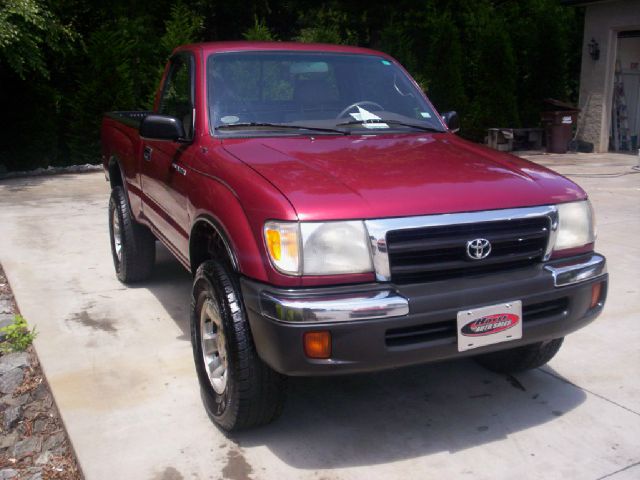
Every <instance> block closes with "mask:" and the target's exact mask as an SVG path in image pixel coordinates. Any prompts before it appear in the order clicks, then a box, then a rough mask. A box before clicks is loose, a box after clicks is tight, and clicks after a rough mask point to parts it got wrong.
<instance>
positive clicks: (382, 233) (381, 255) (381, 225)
mask: <svg viewBox="0 0 640 480" xmlns="http://www.w3.org/2000/svg"><path fill="white" fill-rule="evenodd" d="M543 216H544V217H548V218H549V221H550V231H549V239H548V241H547V249H546V251H545V254H544V258H543V260H544V261H546V260H548V259H549V258H550V257H551V251H552V250H553V245H554V243H555V239H556V236H557V234H558V208H557V207H556V206H555V205H544V206H541V207H525V208H510V209H505V210H487V211H481V212H468V213H445V214H440V215H424V216H418V217H401V218H383V219H377V220H365V221H364V224H365V226H366V227H367V231H368V232H369V240H370V243H371V253H372V256H373V267H374V269H375V272H376V279H377V280H378V281H379V282H388V281H390V280H391V270H390V267H389V253H388V252H387V233H389V232H390V231H393V230H408V229H413V228H424V227H438V226H443V225H460V224H465V223H480V222H494V221H500V220H513V219H520V218H532V217H543Z"/></svg>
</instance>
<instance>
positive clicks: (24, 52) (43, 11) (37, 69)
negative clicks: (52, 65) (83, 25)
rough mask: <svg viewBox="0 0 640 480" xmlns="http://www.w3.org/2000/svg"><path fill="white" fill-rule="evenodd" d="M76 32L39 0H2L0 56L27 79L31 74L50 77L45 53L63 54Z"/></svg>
mask: <svg viewBox="0 0 640 480" xmlns="http://www.w3.org/2000/svg"><path fill="white" fill-rule="evenodd" d="M76 39H77V35H76V33H75V31H74V30H73V29H72V28H71V27H70V26H69V25H63V24H62V23H61V22H60V20H59V19H58V18H57V17H56V16H55V15H54V14H53V12H52V11H51V10H50V9H49V8H48V7H47V6H46V5H45V4H44V2H41V1H38V0H3V2H2V4H1V5H0V57H1V58H2V59H3V60H4V61H5V62H6V64H7V65H8V66H9V68H11V69H13V71H15V72H16V74H18V76H19V77H20V78H21V79H25V78H26V76H27V75H29V74H31V73H36V74H39V75H40V76H42V77H44V78H49V66H48V65H47V62H46V57H45V53H46V51H47V49H50V50H51V51H52V52H54V53H56V54H64V53H67V52H69V51H70V49H71V48H72V47H73V44H74V42H75V40H76Z"/></svg>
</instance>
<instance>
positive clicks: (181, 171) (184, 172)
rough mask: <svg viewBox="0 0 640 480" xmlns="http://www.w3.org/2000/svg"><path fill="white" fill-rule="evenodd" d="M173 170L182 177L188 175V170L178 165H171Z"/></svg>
mask: <svg viewBox="0 0 640 480" xmlns="http://www.w3.org/2000/svg"><path fill="white" fill-rule="evenodd" d="M171 168H173V169H174V170H175V171H176V172H178V173H179V174H180V175H186V174H187V170H186V169H184V168H182V167H181V166H180V165H178V164H177V163H172V164H171Z"/></svg>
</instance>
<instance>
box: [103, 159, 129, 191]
mask: <svg viewBox="0 0 640 480" xmlns="http://www.w3.org/2000/svg"><path fill="white" fill-rule="evenodd" d="M107 171H108V172H109V184H110V185H111V188H112V189H113V188H115V187H123V188H125V189H126V186H125V182H124V175H123V174H122V166H121V165H120V161H119V160H118V157H116V156H115V155H112V156H111V157H110V158H109V162H108V163H107Z"/></svg>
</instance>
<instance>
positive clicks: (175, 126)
mask: <svg viewBox="0 0 640 480" xmlns="http://www.w3.org/2000/svg"><path fill="white" fill-rule="evenodd" d="M139 130H140V136H141V137H142V138H144V139H147V140H166V141H170V142H177V141H179V140H182V139H184V138H185V133H184V125H182V121H180V120H178V119H177V118H176V117H170V116H169V115H157V114H155V113H152V114H150V115H147V116H146V117H144V118H143V119H142V122H140V129H139Z"/></svg>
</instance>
